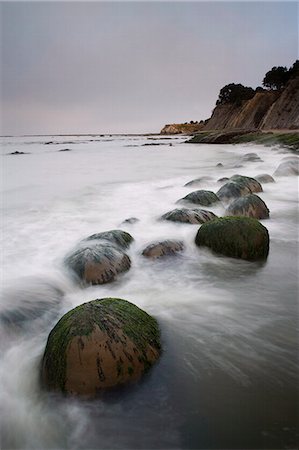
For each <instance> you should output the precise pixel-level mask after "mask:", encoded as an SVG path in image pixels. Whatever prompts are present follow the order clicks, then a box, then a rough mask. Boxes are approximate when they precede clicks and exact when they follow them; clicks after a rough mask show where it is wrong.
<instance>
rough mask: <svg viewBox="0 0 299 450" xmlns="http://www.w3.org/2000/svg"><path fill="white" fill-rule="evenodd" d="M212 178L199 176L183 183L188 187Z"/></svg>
mask: <svg viewBox="0 0 299 450" xmlns="http://www.w3.org/2000/svg"><path fill="white" fill-rule="evenodd" d="M210 180H212V177H208V176H206V177H199V178H196V179H195V180H192V181H189V182H188V183H186V184H184V186H186V187H188V186H196V185H198V184H202V183H205V182H206V181H210Z"/></svg>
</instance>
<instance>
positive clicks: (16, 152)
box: [7, 150, 29, 155]
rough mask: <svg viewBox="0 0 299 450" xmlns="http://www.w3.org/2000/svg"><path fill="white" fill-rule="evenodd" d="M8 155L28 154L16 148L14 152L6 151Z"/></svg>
mask: <svg viewBox="0 0 299 450" xmlns="http://www.w3.org/2000/svg"><path fill="white" fill-rule="evenodd" d="M7 154H8V155H29V153H28V152H19V151H18V150H16V151H15V152H11V153H7Z"/></svg>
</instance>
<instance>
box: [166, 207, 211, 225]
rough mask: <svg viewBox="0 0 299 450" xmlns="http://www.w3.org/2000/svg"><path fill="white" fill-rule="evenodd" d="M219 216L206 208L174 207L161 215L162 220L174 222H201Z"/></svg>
mask: <svg viewBox="0 0 299 450" xmlns="http://www.w3.org/2000/svg"><path fill="white" fill-rule="evenodd" d="M216 217H217V216H216V215H215V214H214V213H213V212H212V211H206V210H205V209H199V208H195V209H188V208H182V209H173V210H172V211H169V212H167V213H165V214H163V216H162V217H161V219H162V220H170V221H172V222H181V223H193V224H199V223H204V222H207V221H208V220H212V219H215V218H216Z"/></svg>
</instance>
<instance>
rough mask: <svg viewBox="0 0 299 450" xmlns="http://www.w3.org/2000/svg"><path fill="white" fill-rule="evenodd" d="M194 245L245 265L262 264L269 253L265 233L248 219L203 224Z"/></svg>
mask: <svg viewBox="0 0 299 450" xmlns="http://www.w3.org/2000/svg"><path fill="white" fill-rule="evenodd" d="M195 243H196V245H198V246H199V247H208V248H210V249H211V250H213V251H214V252H215V253H219V254H221V255H225V256H229V257H231V258H240V259H245V260H248V261H258V260H264V259H266V258H267V256H268V253H269V234H268V230H267V228H265V227H264V226H263V225H262V224H261V223H260V222H259V221H258V220H257V219H253V218H251V217H220V218H218V219H215V220H212V221H211V222H207V223H204V224H203V225H202V226H201V227H200V229H199V230H198V232H197V235H196V238H195Z"/></svg>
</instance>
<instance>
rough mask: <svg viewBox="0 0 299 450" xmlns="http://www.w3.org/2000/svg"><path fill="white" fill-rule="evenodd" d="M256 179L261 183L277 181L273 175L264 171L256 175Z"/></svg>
mask: <svg viewBox="0 0 299 450" xmlns="http://www.w3.org/2000/svg"><path fill="white" fill-rule="evenodd" d="M254 178H255V180H257V181H258V182H259V183H262V184H264V183H275V180H274V178H273V177H271V175H268V174H267V173H262V174H259V175H256V176H255V177H254Z"/></svg>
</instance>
